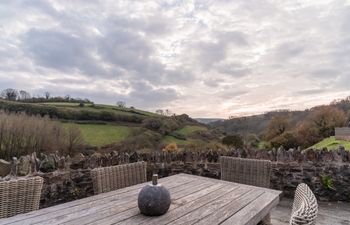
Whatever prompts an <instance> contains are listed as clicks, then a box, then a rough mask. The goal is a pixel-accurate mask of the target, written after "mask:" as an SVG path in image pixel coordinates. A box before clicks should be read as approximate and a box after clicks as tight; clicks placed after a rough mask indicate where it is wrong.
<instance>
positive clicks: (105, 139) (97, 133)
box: [63, 123, 133, 147]
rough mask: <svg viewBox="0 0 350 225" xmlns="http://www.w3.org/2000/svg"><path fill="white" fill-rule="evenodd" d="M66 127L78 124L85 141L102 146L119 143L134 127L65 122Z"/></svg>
mask: <svg viewBox="0 0 350 225" xmlns="http://www.w3.org/2000/svg"><path fill="white" fill-rule="evenodd" d="M63 125H64V126H65V127H68V126H78V127H79V128H80V130H81V133H82V135H83V138H84V141H85V142H86V143H87V144H89V145H91V146H97V147H101V146H103V145H108V144H112V143H118V142H120V141H123V140H124V139H125V138H127V137H128V136H129V134H130V132H131V130H132V129H133V128H132V127H129V126H115V125H110V124H106V125H103V124H72V123H63Z"/></svg>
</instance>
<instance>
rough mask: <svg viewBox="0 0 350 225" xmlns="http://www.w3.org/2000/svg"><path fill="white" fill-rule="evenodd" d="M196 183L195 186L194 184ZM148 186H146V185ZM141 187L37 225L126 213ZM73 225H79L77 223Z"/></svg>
mask: <svg viewBox="0 0 350 225" xmlns="http://www.w3.org/2000/svg"><path fill="white" fill-rule="evenodd" d="M192 183H195V184H192ZM199 183H200V182H198V181H193V180H192V181H190V182H187V181H185V183H182V182H180V181H178V180H170V181H168V182H166V183H165V185H166V186H167V188H169V189H170V190H175V192H176V190H177V189H180V190H182V189H183V188H184V187H185V188H186V187H187V188H190V187H192V186H193V185H197V184H199ZM145 185H146V184H145ZM140 189H141V187H140V188H139V189H136V190H133V191H131V192H127V195H126V193H124V194H123V195H122V196H120V198H116V199H115V201H111V198H107V199H105V201H102V202H101V201H94V202H92V204H93V207H86V205H83V206H84V207H80V208H78V209H77V210H76V211H74V212H72V211H71V210H70V211H68V212H67V211H65V214H64V215H63V216H62V215H61V214H60V215H57V213H56V215H54V217H51V218H47V217H45V219H44V220H41V221H40V222H36V223H35V224H38V225H40V224H41V225H46V224H50V225H55V224H64V223H66V222H68V221H70V220H74V219H77V220H78V221H79V224H82V223H84V219H86V218H85V217H90V218H92V219H94V218H96V217H97V216H98V215H99V214H100V213H101V211H102V212H107V213H108V214H111V213H113V212H115V213H118V212H119V211H124V210H127V209H128V208H130V206H129V205H130V204H131V205H134V204H136V202H137V197H138V193H139V191H140ZM88 221H89V220H88ZM73 224H77V223H76V221H75V223H73Z"/></svg>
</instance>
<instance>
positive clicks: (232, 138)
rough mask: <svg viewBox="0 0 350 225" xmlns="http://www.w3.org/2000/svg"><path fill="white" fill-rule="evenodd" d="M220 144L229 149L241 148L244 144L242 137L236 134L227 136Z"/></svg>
mask: <svg viewBox="0 0 350 225" xmlns="http://www.w3.org/2000/svg"><path fill="white" fill-rule="evenodd" d="M222 143H223V144H224V145H227V146H229V147H235V148H243V146H244V142H243V138H242V136H240V135H238V134H234V135H228V136H226V137H224V138H223V139H222Z"/></svg>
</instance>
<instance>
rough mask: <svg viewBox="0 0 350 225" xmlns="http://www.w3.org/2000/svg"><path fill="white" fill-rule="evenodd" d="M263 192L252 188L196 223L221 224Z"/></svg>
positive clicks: (202, 224) (205, 224)
mask: <svg viewBox="0 0 350 225" xmlns="http://www.w3.org/2000/svg"><path fill="white" fill-rule="evenodd" d="M263 193H264V191H262V190H254V189H253V190H250V191H249V192H247V193H245V194H243V195H241V196H240V197H239V198H237V199H236V200H235V201H232V202H230V203H229V204H227V205H225V206H224V207H221V208H220V210H218V211H216V212H214V213H212V214H210V215H207V216H206V217H204V218H202V219H201V220H200V221H198V222H197V223H196V224H201V225H207V224H220V223H221V222H223V221H225V220H226V219H227V218H229V217H231V216H232V215H234V214H235V213H237V212H238V211H240V210H241V209H242V208H244V207H245V206H247V205H249V203H251V202H252V201H254V199H256V198H257V197H259V196H260V195H262V194H263ZM233 224H237V225H238V224H239V223H233Z"/></svg>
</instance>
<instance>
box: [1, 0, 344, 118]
mask: <svg viewBox="0 0 350 225" xmlns="http://www.w3.org/2000/svg"><path fill="white" fill-rule="evenodd" d="M0 33H1V35H0V89H1V90H2V89H5V88H16V89H19V90H21V89H23V90H26V91H28V92H30V93H31V94H32V95H34V96H37V95H43V94H44V92H46V91H49V92H50V93H51V95H62V96H65V95H70V96H72V97H82V98H89V99H91V100H93V101H94V102H95V103H107V104H115V103H116V102H117V101H125V102H126V104H127V106H134V107H136V108H141V109H145V110H149V111H155V110H156V109H169V110H171V111H172V112H174V113H176V114H181V113H186V114H189V115H190V116H192V117H213V118H227V117H229V116H242V115H252V114H259V113H263V112H267V111H272V110H277V109H291V110H299V109H305V108H309V107H312V106H315V105H319V104H325V103H329V102H331V101H332V100H333V99H339V98H345V97H346V96H348V95H350V88H349V86H350V0H339V1H337V0H334V1H330V0H312V1H311V0H292V1H287V0H283V1H264V0H235V1H227V0H198V1H195V0H183V1H180V0H167V1H165V0H164V1H158V0H152V1H151V0H143V1H129V0H127V1H121V0H120V1H118V0H100V1H98V0H74V1H71V0H57V1H53V0H23V1H20V0H2V1H0Z"/></svg>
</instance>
